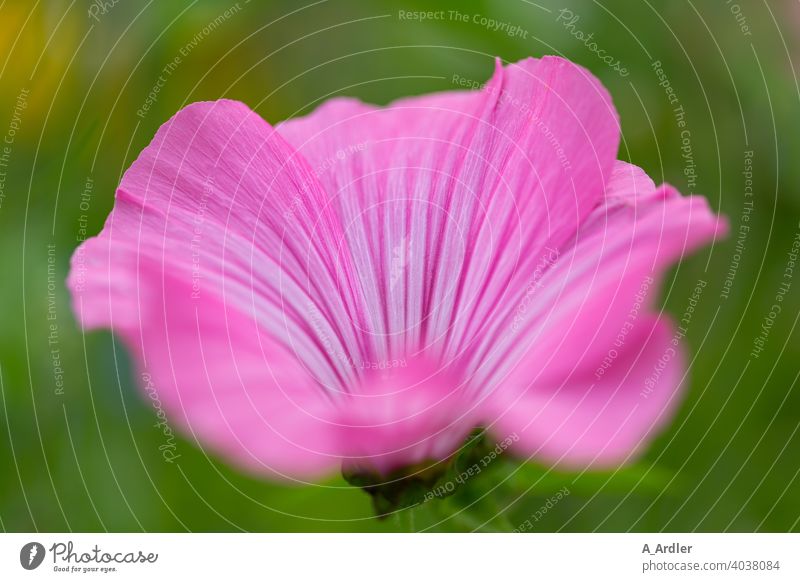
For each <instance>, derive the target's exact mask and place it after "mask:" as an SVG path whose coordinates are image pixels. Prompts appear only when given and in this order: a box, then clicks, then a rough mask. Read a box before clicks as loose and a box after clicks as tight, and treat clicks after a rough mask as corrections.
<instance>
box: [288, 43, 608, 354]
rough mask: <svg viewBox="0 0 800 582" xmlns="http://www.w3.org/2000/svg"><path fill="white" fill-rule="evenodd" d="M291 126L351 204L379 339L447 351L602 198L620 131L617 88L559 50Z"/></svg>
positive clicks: (488, 317)
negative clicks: (488, 76) (457, 88)
mask: <svg viewBox="0 0 800 582" xmlns="http://www.w3.org/2000/svg"><path fill="white" fill-rule="evenodd" d="M278 130H279V131H280V132H281V133H282V134H283V135H285V136H286V137H287V139H288V140H289V141H290V142H291V143H292V144H294V145H295V146H296V147H297V148H298V150H299V151H301V152H302V153H303V154H304V155H305V156H306V157H307V159H309V161H310V163H311V164H312V166H314V167H315V168H316V173H317V174H318V176H319V178H320V180H321V181H322V183H323V184H324V185H325V186H326V188H327V190H328V191H329V193H330V195H331V200H330V204H332V205H333V206H335V207H336V208H337V212H338V214H339V215H340V216H341V220H342V224H343V226H344V228H345V235H346V243H347V247H348V248H349V250H350V252H351V253H352V255H353V257H354V266H355V269H356V271H357V272H358V278H359V279H360V280H361V281H363V282H364V296H365V298H366V310H367V312H369V313H371V314H372V315H373V316H372V318H371V319H370V326H369V329H368V331H369V332H370V333H372V334H373V336H374V342H375V350H376V351H377V352H379V353H381V354H382V356H381V357H387V358H392V357H397V355H398V354H405V353H407V352H409V351H411V352H412V353H413V352H414V351H416V350H424V351H425V352H426V353H427V354H429V355H430V356H432V357H439V358H440V359H442V360H443V361H450V360H452V359H456V358H459V359H464V355H465V354H467V353H468V352H469V348H470V345H471V343H472V342H473V341H475V340H476V338H479V337H480V336H481V335H483V333H484V330H485V329H486V328H487V326H491V322H492V321H493V317H494V314H495V313H496V311H497V309H498V306H500V305H502V304H503V301H504V300H503V298H504V296H507V295H508V294H509V293H511V294H512V296H513V295H516V294H517V293H518V291H520V290H522V289H523V288H524V286H525V284H526V277H527V273H528V270H529V269H530V268H531V265H532V264H534V263H535V259H536V257H537V256H538V255H539V254H540V252H541V250H542V249H543V248H544V246H545V245H546V244H547V243H548V241H550V243H551V244H554V245H558V244H561V243H563V242H564V241H566V240H568V239H569V238H570V237H572V236H573V235H574V233H575V232H576V230H577V228H578V225H579V224H580V222H581V220H582V219H583V218H584V217H585V216H587V215H588V213H589V212H590V211H591V210H592V208H594V207H595V206H596V205H597V204H598V203H599V202H600V201H601V200H602V197H603V186H604V184H605V182H606V181H607V180H608V179H609V178H610V174H611V168H612V166H613V163H614V159H615V157H616V149H617V144H618V139H619V127H618V121H617V117H616V113H615V111H614V109H613V106H612V105H611V102H610V99H609V97H608V94H607V93H606V91H605V89H603V88H602V86H601V85H600V83H599V82H598V81H597V80H596V79H595V78H594V77H592V76H591V74H589V73H588V72H587V71H586V70H584V69H582V68H580V67H578V66H576V65H574V64H572V63H569V62H568V61H565V60H563V59H559V58H555V57H546V58H543V59H541V60H534V59H528V60H526V61H522V62H521V63H518V64H515V65H510V66H508V67H506V68H505V69H500V68H498V70H497V71H496V73H495V76H494V78H493V79H492V80H491V81H490V82H489V83H488V84H487V87H486V89H484V91H482V92H481V93H444V94H441V95H434V96H426V97H421V98H412V99H404V100H401V101H399V102H396V103H395V104H393V105H391V106H389V107H388V108H385V109H378V108H374V107H371V106H367V105H363V104H360V103H358V102H356V101H354V100H335V101H333V102H331V103H328V104H326V105H325V106H323V107H321V108H320V109H319V110H318V111H317V112H315V113H314V114H312V115H311V116H309V117H307V118H303V119H300V120H294V121H289V122H287V123H284V124H281V125H280V126H279V127H278ZM473 360H474V358H473ZM476 365H477V364H476Z"/></svg>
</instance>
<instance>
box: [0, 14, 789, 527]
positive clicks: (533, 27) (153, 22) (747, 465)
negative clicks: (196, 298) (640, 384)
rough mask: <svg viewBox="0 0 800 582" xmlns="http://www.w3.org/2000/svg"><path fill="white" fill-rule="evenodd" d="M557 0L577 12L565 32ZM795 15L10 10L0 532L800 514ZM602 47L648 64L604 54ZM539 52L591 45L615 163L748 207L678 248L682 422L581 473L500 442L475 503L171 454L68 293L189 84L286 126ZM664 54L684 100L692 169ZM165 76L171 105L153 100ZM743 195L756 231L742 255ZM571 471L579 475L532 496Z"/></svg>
mask: <svg viewBox="0 0 800 582" xmlns="http://www.w3.org/2000/svg"><path fill="white" fill-rule="evenodd" d="M563 9H567V10H569V11H570V12H571V13H572V14H573V15H577V16H578V17H579V18H578V20H577V21H574V20H573V21H571V22H572V25H571V27H568V26H565V24H566V19H565V17H566V16H567V15H566V13H565V12H561V11H562V10H563ZM226 10H228V11H229V12H228V13H227V15H226ZM415 10H445V11H447V10H458V11H459V12H460V13H462V14H466V15H467V16H468V18H467V20H468V21H467V22H464V21H462V20H461V19H457V18H450V17H449V15H448V16H446V17H445V18H444V19H441V20H431V21H426V22H415V21H410V20H407V19H405V18H402V17H401V14H400V11H415ZM476 16H477V18H476ZM481 17H486V18H487V19H489V18H491V19H494V20H496V21H498V22H500V23H508V27H505V28H501V29H498V30H493V29H492V27H491V26H487V25H484V24H482V22H483V21H482V20H481ZM573 18H574V16H573ZM212 22H215V24H213V25H211V24H210V23H212ZM511 26H517V27H518V32H517V33H515V34H508V32H509V31H510V27H511ZM204 28H205V31H204ZM575 31H582V32H583V33H584V35H588V34H592V35H593V37H592V39H591V41H589V42H588V43H587V41H586V40H585V39H584V40H583V41H582V40H581V39H580V38H578V37H579V35H577V34H576V32H575ZM206 32H207V33H206ZM798 33H800V4H798V2H796V1H791V0H786V1H774V2H767V1H766V0H764V1H761V2H759V1H756V0H752V1H750V0H738V3H734V2H726V1H725V0H715V1H713V2H700V1H697V0H695V1H694V2H692V1H683V0H669V1H667V0H664V1H653V0H642V1H641V2H638V1H637V2H631V1H629V0H619V1H613V2H612V1H607V0H603V1H596V2H595V1H588V0H569V2H568V3H561V2H553V1H548V0H542V1H540V2H538V3H534V2H529V1H527V0H503V1H496V2H457V1H453V2H422V1H416V2H392V1H371V2H358V1H355V0H352V1H350V0H344V1H343V0H327V1H325V0H323V1H319V2H316V3H313V4H305V3H303V2H293V1H289V0H283V1H275V2H258V1H256V0H253V1H251V2H247V1H245V0H240V2H239V3H238V4H237V3H229V2H226V1H222V2H211V1H199V0H197V1H194V2H155V1H150V2H135V1H128V0H118V1H117V2H116V3H112V2H105V3H103V2H94V3H91V2H87V1H85V0H82V1H77V2H75V1H73V2H67V1H66V0H64V1H56V0H50V1H43V2H42V1H40V2H36V3H33V2H28V1H22V0H19V1H14V0H11V1H6V2H3V3H1V4H0V46H2V49H3V50H2V58H1V59H0V62H1V63H2V64H0V81H1V82H2V89H3V90H2V91H1V92H0V134H2V135H4V136H5V137H6V138H8V137H11V143H10V144H9V143H8V141H6V144H0V146H2V145H8V148H7V149H5V150H3V149H2V148H1V147H0V153H4V156H5V157H3V158H0V171H2V172H3V174H2V175H0V180H1V181H0V188H1V189H0V239H1V241H2V242H1V243H0V244H1V245H2V246H0V248H2V253H0V273H1V274H0V298H2V304H1V305H2V307H1V308H0V313H2V316H0V317H1V321H2V327H0V329H1V330H2V333H0V380H2V385H1V386H0V388H1V390H0V394H1V395H2V397H1V398H0V467H2V473H1V475H2V476H1V477H0V528H2V529H3V530H8V531H19V530H40V531H52V530H91V531H95V530H97V531H103V530H111V531H116V530H124V531H140V530H146V531H157V530H158V531H160V530H166V531H184V530H210V531H220V530H224V531H228V530H233V531H236V530H240V529H241V530H258V531H395V530H409V529H431V530H436V531H453V530H456V531H463V530H482V531H506V530H512V529H516V528H520V527H521V526H522V525H523V524H525V523H526V520H527V521H528V523H530V524H531V528H530V529H533V530H535V531H556V530H563V531H594V530H602V531H607V530H608V531H627V530H637V531H638V530H642V531H653V530H668V531H690V530H700V531H722V530H731V531H754V530H758V531H786V530H795V531H797V530H800V525H799V521H798V520H800V480H799V479H798V472H800V455H798V454H797V451H798V446H799V445H800V435H798V434H797V432H798V431H797V429H798V424H799V423H800V391H798V387H797V377H798V371H799V370H800V365H798V362H800V344H799V343H798V341H797V339H798V334H797V332H796V331H795V328H796V324H797V318H798V311H800V310H798V307H800V280H795V281H794V282H793V283H792V284H791V287H790V289H789V290H788V292H787V294H786V295H785V298H784V300H783V302H782V304H781V305H782V307H783V309H782V312H781V313H780V314H779V315H778V316H777V317H776V318H775V319H774V322H773V323H772V326H771V327H770V331H769V335H768V338H767V341H766V344H765V346H764V349H763V352H761V353H760V355H759V356H758V357H754V356H752V355H751V350H752V349H753V341H754V339H756V338H757V337H758V336H759V333H761V326H762V324H763V323H764V318H765V317H766V316H767V315H768V313H769V311H770V306H771V305H772V304H773V303H775V302H776V300H775V296H776V294H777V293H778V289H779V285H780V284H781V283H782V282H784V281H787V280H789V282H791V280H790V279H787V278H785V277H784V273H785V269H786V268H787V264H788V261H789V260H790V257H789V255H788V254H787V253H789V251H790V250H791V245H792V241H793V239H794V238H795V236H796V235H797V233H798V220H799V219H800V212H798V210H799V208H800V148H799V147H798V146H800V131H798V130H799V129H800V115H798V113H799V112H800V108H799V107H798V98H799V95H800V94H799V93H798V80H797V77H796V75H797V73H798V67H800V42H798V39H799V38H800V37H799V36H798ZM592 41H593V42H596V43H597V47H598V48H601V49H603V50H605V51H606V52H605V54H608V55H612V56H613V57H614V58H615V59H618V60H619V61H620V62H621V63H622V64H623V65H624V66H625V68H626V69H627V70H628V71H629V74H628V75H626V76H623V75H621V74H619V72H618V71H615V70H614V69H613V68H612V67H609V66H607V65H606V64H605V63H604V62H602V61H601V60H600V58H599V57H598V55H597V54H596V52H593V50H592V46H593V45H591V42H592ZM187 47H189V48H188V50H187ZM182 50H183V51H184V52H186V53H187V54H186V55H185V56H183V57H182V59H181V63H180V65H179V66H177V67H176V68H175V69H174V70H172V71H170V72H168V73H166V74H165V71H164V67H165V66H167V65H168V63H170V62H171V61H173V59H174V58H175V57H176V55H179V54H181V51H182ZM542 54H561V55H564V56H566V57H568V58H570V59H572V60H574V61H576V62H578V63H581V64H582V65H584V66H586V67H587V68H589V69H590V70H592V71H593V72H594V73H595V74H596V75H597V76H598V77H599V78H600V79H601V80H602V81H603V82H604V83H605V85H606V86H607V87H608V88H609V90H610V91H611V93H612V95H613V97H614V100H615V103H616V106H617V109H618V110H619V112H620V115H621V117H622V128H623V136H624V142H623V145H622V147H621V150H620V157H621V158H623V159H626V160H630V161H632V162H634V163H636V164H638V165H640V166H642V167H643V168H645V169H646V170H647V171H648V173H649V174H650V175H651V176H653V177H654V178H655V179H656V181H669V182H671V183H673V184H675V185H676V186H678V187H679V188H680V189H681V190H682V191H683V192H684V193H687V192H689V191H690V190H692V191H694V192H697V193H702V194H704V195H706V196H707V197H708V198H709V200H710V202H711V205H712V206H713V207H714V208H715V209H716V210H718V211H720V212H722V213H723V214H725V215H727V216H728V217H729V219H730V222H731V236H730V237H729V238H728V239H727V240H726V241H723V242H722V243H720V244H717V245H716V246H714V247H713V249H706V250H705V251H703V252H701V253H700V254H698V255H695V256H693V257H691V258H690V259H688V260H686V261H684V262H683V263H682V264H681V265H680V266H679V267H677V268H676V269H674V270H673V271H672V274H671V276H670V278H669V279H668V282H667V284H666V285H665V287H664V289H663V291H662V295H661V297H662V299H661V300H662V301H663V302H664V304H665V305H666V308H667V310H668V311H670V312H671V313H673V314H675V315H678V316H679V315H680V314H681V313H683V311H684V310H685V309H686V306H687V304H688V298H689V296H690V294H691V290H692V288H694V286H695V285H696V284H697V281H698V280H700V279H702V280H704V281H706V282H707V287H706V288H705V291H704V292H703V294H702V296H701V299H700V302H699V307H698V311H697V313H696V314H695V315H694V318H693V320H692V323H691V325H690V327H689V331H688V334H687V337H686V342H687V345H688V349H689V351H690V353H691V355H692V358H693V360H692V366H691V389H690V391H689V396H688V399H687V400H686V401H685V402H684V403H683V405H682V406H681V408H680V411H679V414H678V416H677V418H676V419H675V420H674V422H672V424H671V426H670V428H669V429H668V430H667V431H666V432H665V433H664V434H663V435H661V436H660V437H659V438H658V439H657V440H656V441H655V442H654V443H653V444H652V445H651V446H650V447H649V448H648V450H647V451H646V453H645V454H644V455H643V457H642V458H641V459H640V460H639V461H637V462H636V464H634V465H631V466H628V467H625V468H622V469H619V470H617V471H609V472H605V473H574V474H568V473H559V472H555V471H551V470H548V468H546V467H540V466H537V465H535V464H524V465H522V464H520V463H516V462H514V461H513V460H512V459H509V458H501V459H500V460H499V461H497V462H496V463H493V464H492V465H491V466H490V468H489V469H487V470H486V471H484V472H482V473H481V474H480V475H479V476H478V477H476V478H474V479H471V480H470V481H469V482H468V483H467V484H466V485H465V486H464V487H463V488H461V489H460V490H459V492H458V493H457V494H456V495H455V496H453V497H450V498H448V499H446V500H443V501H442V500H433V501H430V502H428V503H426V504H425V505H424V506H423V507H421V508H418V509H414V510H409V511H405V512H403V513H402V514H400V515H399V516H396V517H393V518H390V519H386V520H382V521H378V520H376V519H374V518H372V517H371V515H372V510H371V506H370V503H369V498H368V496H367V495H365V494H364V493H362V492H361V491H360V490H358V489H354V488H351V487H349V486H347V485H346V483H345V482H344V481H343V480H342V479H341V478H338V479H332V480H330V481H329V482H326V483H324V484H321V485H319V486H307V487H296V486H280V485H275V484H271V483H266V482H262V481H259V480H257V479H253V478H251V477H248V476H245V475H242V474H239V473H237V472H236V471H234V470H232V469H230V468H228V467H226V466H225V465H224V464H223V463H221V462H219V461H218V460H215V459H213V458H209V457H208V456H206V455H205V454H204V453H203V452H202V451H201V450H199V449H198V448H196V447H195V446H194V445H193V444H192V443H190V442H188V441H185V440H181V441H179V443H178V445H177V450H178V453H179V454H180V455H181V458H180V462H179V463H176V464H170V463H166V462H164V460H163V458H162V455H161V453H160V451H159V449H158V447H159V445H161V444H162V443H163V435H162V434H161V431H160V430H159V429H158V428H155V427H154V424H155V423H156V422H157V418H156V415H155V411H154V410H153V407H152V406H150V404H149V402H147V401H145V399H144V398H142V397H141V395H140V392H139V390H138V388H137V386H136V385H135V383H134V378H133V375H132V372H131V366H130V360H129V358H128V356H127V354H126V353H125V351H124V349H123V348H122V346H121V345H120V344H117V343H115V341H114V338H113V337H112V335H111V334H110V333H107V332H101V333H90V334H87V335H84V334H82V333H81V332H80V331H79V330H78V329H77V327H76V324H75V321H74V318H73V315H72V313H71V310H70V306H69V297H68V295H67V293H66V290H65V288H64V285H63V281H64V278H65V277H66V274H67V268H68V260H69V257H70V255H71V253H72V251H73V250H74V248H75V247H76V246H77V243H78V238H79V236H80V234H81V231H82V229H86V231H87V232H88V234H90V235H91V234H94V233H96V232H98V231H99V230H100V228H101V226H102V224H103V221H104V219H105V217H106V215H107V214H108V212H109V211H110V209H111V207H112V204H113V193H114V190H115V187H116V185H117V184H118V182H119V179H120V176H121V174H122V172H123V171H124V170H125V169H126V168H127V167H128V166H129V165H130V163H131V162H132V161H133V159H135V157H136V155H137V154H138V152H139V151H141V149H142V148H143V147H144V146H145V145H146V144H147V143H148V142H149V140H150V139H151V137H152V136H153V134H154V132H155V130H156V129H157V128H158V126H159V125H160V124H161V123H163V122H164V121H165V120H167V119H168V118H169V117H170V116H171V115H172V114H173V113H175V112H176V111H177V110H178V109H180V108H181V107H182V106H184V105H185V104H187V103H189V102H192V101H198V100H204V99H217V98H220V97H228V98H233V99H239V100H242V101H244V102H246V103H248V104H249V105H250V106H251V107H253V108H254V109H255V110H256V111H258V112H259V113H260V114H261V115H262V116H263V117H264V118H266V119H267V120H268V121H270V122H272V123H275V122H277V121H279V120H282V119H285V118H287V117H292V116H296V115H300V114H303V113H307V112H309V111H310V110H312V109H313V108H314V107H315V106H316V105H318V104H319V103H320V102H321V101H323V100H324V99H326V98H328V97H330V96H332V95H339V94H342V95H355V96H358V97H360V98H362V99H364V100H367V101H371V102H376V103H387V102H389V101H391V100H393V99H395V98H398V97H401V96H405V95H410V94H418V93H425V92H431V91H440V90H449V89H453V88H455V87H454V84H453V75H458V76H460V77H462V78H467V79H474V80H476V81H479V82H482V81H484V80H486V79H487V78H488V77H489V76H490V74H491V71H492V67H493V64H492V58H493V57H494V56H495V55H499V56H500V57H501V58H503V59H504V60H506V61H514V60H518V59H520V58H522V57H525V56H531V55H532V56H539V55H542ZM654 61H660V62H661V67H662V68H663V70H664V71H665V73H666V74H667V75H668V77H669V80H670V83H671V85H672V87H673V88H674V90H675V93H676V95H677V98H678V99H679V104H680V105H682V106H683V108H684V111H685V116H686V121H687V128H688V129H689V130H690V139H691V145H692V152H693V157H694V163H695V168H696V173H697V179H696V186H694V187H691V185H690V184H688V181H687V176H686V175H685V174H684V168H685V166H686V160H685V159H683V158H682V157H681V155H682V152H681V145H682V141H681V129H680V128H679V127H678V126H677V124H676V119H675V115H674V112H673V108H674V107H675V106H676V105H675V104H670V102H669V101H668V99H667V95H666V93H665V92H664V89H663V88H662V87H660V86H659V79H658V77H657V75H656V72H655V71H654V67H653V62H654ZM160 75H163V76H164V79H165V82H164V83H163V88H161V90H160V92H159V93H158V95H157V99H156V100H155V102H154V103H153V104H152V107H151V108H150V109H149V110H148V111H146V112H145V111H142V112H141V114H137V111H139V110H141V109H142V107H143V105H144V104H145V102H146V100H147V96H148V93H150V91H151V90H152V88H153V87H154V85H155V84H156V81H157V80H158V78H159V76H160ZM23 105H24V106H23ZM12 134H13V135H12ZM746 152H752V184H753V196H752V197H750V198H746V197H745V186H746V183H745V181H746V179H747V176H746V175H744V174H743V171H744V170H745V169H746V166H745V157H746V155H748V154H746ZM746 200H752V201H753V210H752V214H751V215H750V220H749V222H747V223H746V224H747V225H749V226H750V230H749V231H748V232H747V234H746V235H745V236H744V237H743V238H742V239H741V240H740V242H739V248H738V249H737V238H738V237H739V235H740V230H739V227H740V225H741V224H742V221H743V218H742V215H743V209H744V208H745V202H746ZM82 203H83V204H82ZM82 215H85V220H84V219H82ZM731 271H733V272H734V276H733V278H732V282H730V281H731V277H730V275H729V273H730V272H731ZM795 276H796V277H797V278H800V274H795ZM726 278H727V279H728V280H729V285H730V294H729V296H728V297H727V298H723V297H721V294H722V291H723V289H724V286H725V281H726ZM53 324H54V325H55V328H51V325H53ZM53 340H55V341H56V342H57V343H52V342H53ZM54 347H55V348H57V349H58V350H59V351H58V352H57V355H58V356H59V361H58V362H54V360H53V354H54V352H53V351H52V349H53V348H54ZM59 368H60V370H59ZM563 487H566V488H567V490H568V491H569V495H567V496H566V497H564V498H563V499H561V500H559V501H558V502H557V503H555V504H554V505H553V507H552V509H548V511H547V512H546V513H544V514H542V515H538V516H537V514H536V512H537V511H540V510H541V508H542V507H543V506H545V505H546V502H547V500H548V499H549V498H551V497H552V496H554V495H556V494H557V492H558V491H559V490H560V489H561V488H563ZM464 508H466V509H464ZM534 516H536V517H534Z"/></svg>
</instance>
